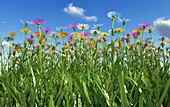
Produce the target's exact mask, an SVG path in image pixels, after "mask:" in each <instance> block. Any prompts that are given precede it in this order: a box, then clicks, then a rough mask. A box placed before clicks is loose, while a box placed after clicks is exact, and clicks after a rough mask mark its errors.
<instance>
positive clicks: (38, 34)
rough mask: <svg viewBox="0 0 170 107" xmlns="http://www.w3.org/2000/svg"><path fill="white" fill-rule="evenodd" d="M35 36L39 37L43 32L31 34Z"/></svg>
mask: <svg viewBox="0 0 170 107" xmlns="http://www.w3.org/2000/svg"><path fill="white" fill-rule="evenodd" d="M33 34H34V35H35V36H40V35H43V32H34V33H33Z"/></svg>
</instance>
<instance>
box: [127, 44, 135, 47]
mask: <svg viewBox="0 0 170 107" xmlns="http://www.w3.org/2000/svg"><path fill="white" fill-rule="evenodd" d="M127 46H128V47H134V46H135V44H128V45H127Z"/></svg>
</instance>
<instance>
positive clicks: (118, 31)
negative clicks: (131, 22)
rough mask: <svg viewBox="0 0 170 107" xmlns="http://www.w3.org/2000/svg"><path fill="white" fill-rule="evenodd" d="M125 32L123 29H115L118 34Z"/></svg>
mask: <svg viewBox="0 0 170 107" xmlns="http://www.w3.org/2000/svg"><path fill="white" fill-rule="evenodd" d="M123 31H124V29H123V28H116V29H115V32H117V33H121V32H123Z"/></svg>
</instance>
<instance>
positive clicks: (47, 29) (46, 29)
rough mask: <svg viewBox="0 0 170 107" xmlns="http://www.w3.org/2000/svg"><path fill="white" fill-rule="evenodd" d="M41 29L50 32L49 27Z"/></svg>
mask: <svg viewBox="0 0 170 107" xmlns="http://www.w3.org/2000/svg"><path fill="white" fill-rule="evenodd" d="M42 29H43V30H45V31H46V32H48V33H50V32H51V29H50V28H42Z"/></svg>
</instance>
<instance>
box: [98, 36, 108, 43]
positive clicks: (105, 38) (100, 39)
mask: <svg viewBox="0 0 170 107" xmlns="http://www.w3.org/2000/svg"><path fill="white" fill-rule="evenodd" d="M97 40H98V41H99V42H104V41H107V40H108V36H99V37H98V39H97Z"/></svg>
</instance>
